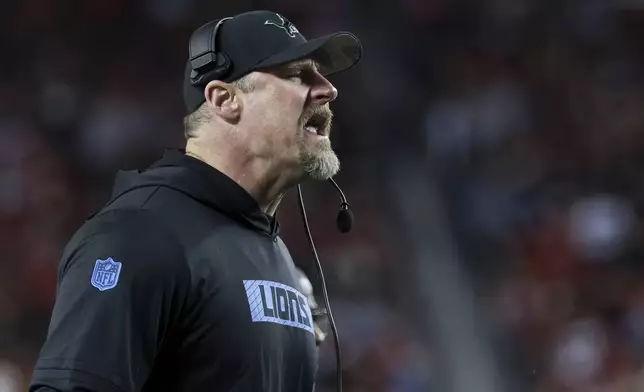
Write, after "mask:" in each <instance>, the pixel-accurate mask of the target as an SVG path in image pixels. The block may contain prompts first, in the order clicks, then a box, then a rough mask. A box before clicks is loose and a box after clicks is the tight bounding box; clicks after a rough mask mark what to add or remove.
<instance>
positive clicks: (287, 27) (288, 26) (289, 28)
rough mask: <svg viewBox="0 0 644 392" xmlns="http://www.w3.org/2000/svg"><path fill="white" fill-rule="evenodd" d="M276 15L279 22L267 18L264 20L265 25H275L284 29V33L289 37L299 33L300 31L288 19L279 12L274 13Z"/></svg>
mask: <svg viewBox="0 0 644 392" xmlns="http://www.w3.org/2000/svg"><path fill="white" fill-rule="evenodd" d="M275 15H277V17H278V18H279V19H280V24H278V23H277V22H274V21H272V20H267V21H266V22H264V24H265V25H273V26H275V27H279V28H280V29H282V30H284V31H286V34H288V36H289V37H291V38H295V34H299V33H300V31H299V30H298V29H297V27H295V25H294V24H293V23H291V22H289V21H288V20H286V19H285V18H284V17H283V16H282V15H280V14H275Z"/></svg>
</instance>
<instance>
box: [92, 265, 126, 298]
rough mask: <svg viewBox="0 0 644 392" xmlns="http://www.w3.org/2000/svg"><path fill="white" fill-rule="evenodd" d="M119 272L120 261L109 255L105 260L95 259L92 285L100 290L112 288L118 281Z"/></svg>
mask: <svg viewBox="0 0 644 392" xmlns="http://www.w3.org/2000/svg"><path fill="white" fill-rule="evenodd" d="M120 274H121V263H119V262H117V261H114V260H112V258H111V257H109V258H108V259H106V260H101V259H98V260H96V265H95V266H94V272H93V273H92V286H94V287H96V288H97V289H99V290H100V291H105V290H109V289H113V288H114V287H116V284H117V283H118V282H119V275H120Z"/></svg>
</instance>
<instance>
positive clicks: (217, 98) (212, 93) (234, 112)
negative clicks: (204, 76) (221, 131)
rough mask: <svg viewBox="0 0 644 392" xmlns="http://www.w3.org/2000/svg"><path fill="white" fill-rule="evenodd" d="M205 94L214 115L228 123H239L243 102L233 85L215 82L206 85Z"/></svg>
mask: <svg viewBox="0 0 644 392" xmlns="http://www.w3.org/2000/svg"><path fill="white" fill-rule="evenodd" d="M204 94H205V97H206V102H207V103H208V105H210V107H211V109H212V111H213V113H215V114H216V115H217V116H219V117H221V118H222V119H224V120H225V121H227V122H231V123H236V122H237V121H239V117H240V116H241V108H242V102H241V99H240V97H239V96H237V92H236V90H235V88H234V87H233V86H232V85H230V84H229V83H225V82H222V81H220V80H213V81H211V82H209V83H208V84H207V85H206V88H205V89H204Z"/></svg>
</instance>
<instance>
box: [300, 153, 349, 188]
mask: <svg viewBox="0 0 644 392" xmlns="http://www.w3.org/2000/svg"><path fill="white" fill-rule="evenodd" d="M306 158H307V159H303V161H302V166H303V167H304V172H305V173H306V174H307V175H308V177H310V178H312V179H314V180H320V181H323V180H328V179H329V178H331V177H333V176H335V175H336V174H337V173H338V172H339V171H340V160H339V159H338V157H337V155H335V153H334V152H333V151H332V150H327V151H323V152H320V153H318V154H315V155H313V154H312V155H309V156H308V157H306Z"/></svg>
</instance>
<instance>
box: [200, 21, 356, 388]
mask: <svg viewBox="0 0 644 392" xmlns="http://www.w3.org/2000/svg"><path fill="white" fill-rule="evenodd" d="M229 19H232V18H231V17H227V18H223V19H221V20H219V21H211V22H208V23H206V24H205V25H203V26H201V27H199V28H198V29H197V30H195V32H194V33H192V36H191V37H190V66H191V67H192V71H191V73H190V83H191V84H192V85H193V86H202V85H203V84H204V81H210V80H216V79H222V78H224V77H225V76H226V75H227V74H228V73H229V72H230V69H231V66H232V63H231V61H230V57H228V56H227V55H226V54H225V53H223V52H217V33H218V32H219V28H220V27H221V25H222V24H223V23H224V22H225V21H227V20H229ZM213 26H214V27H213ZM328 181H329V183H330V184H331V185H332V186H333V187H334V188H335V190H336V191H337V192H338V194H339V195H340V199H341V200H340V201H341V204H340V212H339V213H338V216H337V218H336V226H337V228H338V230H339V231H340V232H342V233H348V232H349V231H351V228H352V227H353V222H354V218H353V213H352V212H351V210H350V209H349V203H348V202H347V198H346V197H345V196H344V193H343V192H342V189H340V187H339V186H338V184H337V183H336V182H335V181H334V180H333V179H332V178H329V180H328ZM297 194H298V199H299V205H300V212H301V215H302V223H303V224H304V231H305V232H306V236H307V237H308V240H309V245H310V246H311V250H312V252H313V257H314V258H315V261H316V268H317V272H318V277H319V278H320V283H321V285H320V286H321V287H322V294H323V297H324V305H325V307H326V310H322V311H321V313H320V314H319V315H318V314H316V316H318V317H319V316H320V315H322V314H325V315H326V317H327V318H328V319H329V325H330V327H331V331H332V333H333V340H334V343H335V360H336V383H337V390H338V392H342V355H341V353H340V340H339V337H338V331H337V328H336V325H335V320H334V319H333V313H331V305H330V304H329V295H328V293H327V289H326V281H325V279H324V273H323V272H322V264H321V263H320V258H319V257H318V253H317V250H316V249H315V244H314V243H313V236H312V235H311V229H310V228H309V222H308V218H307V216H306V209H305V207H304V198H303V197H302V189H301V187H300V185H299V184H298V185H297Z"/></svg>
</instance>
